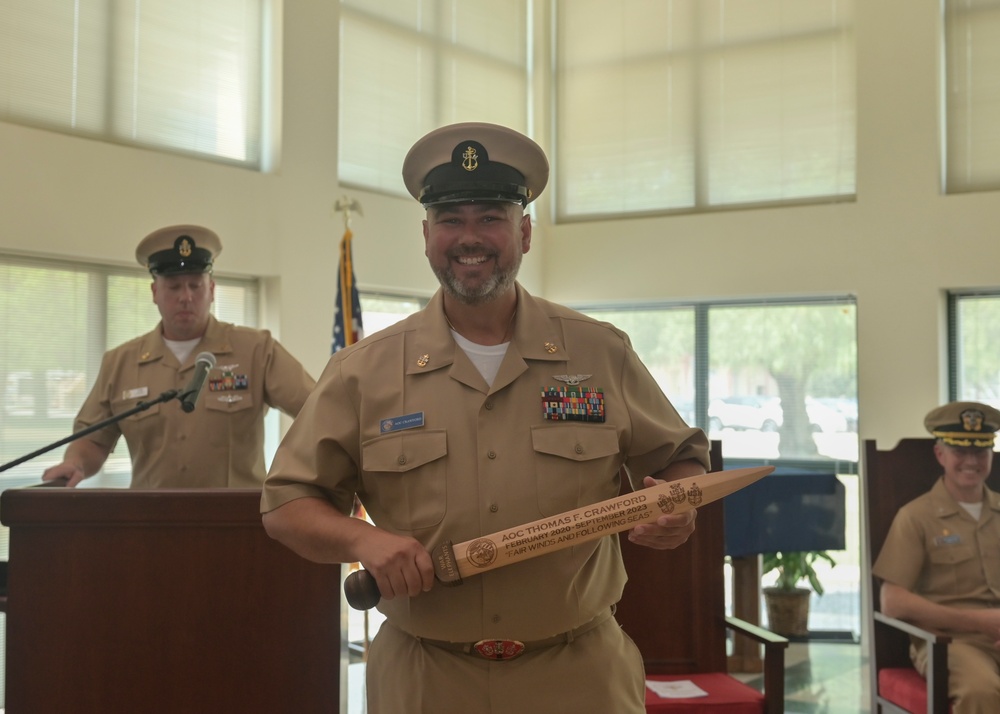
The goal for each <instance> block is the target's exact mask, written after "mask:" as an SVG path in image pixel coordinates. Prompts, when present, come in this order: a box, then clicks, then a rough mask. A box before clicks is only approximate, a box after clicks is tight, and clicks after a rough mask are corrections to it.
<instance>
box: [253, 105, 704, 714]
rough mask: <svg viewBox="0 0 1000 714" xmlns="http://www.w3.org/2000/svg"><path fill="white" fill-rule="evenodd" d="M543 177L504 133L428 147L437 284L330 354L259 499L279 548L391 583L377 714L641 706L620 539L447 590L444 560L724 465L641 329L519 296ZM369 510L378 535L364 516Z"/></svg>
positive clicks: (481, 129) (664, 543) (664, 544)
mask: <svg viewBox="0 0 1000 714" xmlns="http://www.w3.org/2000/svg"><path fill="white" fill-rule="evenodd" d="M547 177H548V162H547V160H546V158H545V155H544V153H543V152H542V150H541V149H540V148H539V147H538V145H537V144H535V142H533V141H531V140H530V139H528V138H527V137H525V136H523V135H521V134H519V133H517V132H514V131H511V130H509V129H506V128H504V127H500V126H496V125H492V124H478V123H474V124H459V125H453V126H447V127H444V128H442V129H439V130H437V131H434V132H431V133H430V134H428V135H427V136H425V137H424V138H422V139H421V140H420V141H418V142H417V143H416V144H415V145H414V146H413V148H412V149H411V150H410V152H409V154H408V155H407V157H406V160H405V161H404V164H403V178H404V181H405V183H406V185H407V187H408V189H409V190H410V192H411V193H412V194H413V196H414V197H415V198H417V199H418V200H420V201H421V203H422V204H423V205H424V206H425V207H426V209H427V218H426V220H425V221H424V224H423V226H424V228H423V231H424V241H425V252H426V255H427V257H428V260H429V262H430V264H431V267H432V269H433V270H434V272H435V273H436V275H437V276H438V279H439V282H440V283H441V285H442V288H441V290H439V291H438V293H437V294H436V295H435V296H434V297H433V298H432V300H431V301H430V304H429V305H428V306H427V307H426V308H425V309H424V310H422V311H421V312H419V313H417V314H415V315H412V316H410V317H409V318H407V319H405V320H403V321H402V322H400V323H398V324H397V325H395V326H393V327H390V328H388V329H386V330H383V331H381V332H379V333H376V334H374V335H372V336H370V337H368V338H366V339H364V340H362V341H361V342H359V343H357V344H355V345H352V346H350V347H348V348H347V349H345V350H343V351H341V352H338V353H337V354H336V355H334V356H333V357H332V358H331V360H330V362H329V364H328V365H327V368H326V370H325V371H324V373H323V376H322V377H321V379H320V382H319V384H318V385H317V389H316V391H315V392H314V393H313V394H312V395H311V396H310V398H309V400H308V401H307V402H306V405H305V406H304V407H303V409H302V412H301V413H300V414H299V416H298V418H297V419H296V420H295V423H294V424H293V425H292V428H291V430H290V432H289V434H288V435H287V436H286V438H285V439H284V440H283V442H282V444H281V446H280V447H279V449H278V453H277V454H276V456H275V461H274V464H273V465H272V468H271V470H270V472H269V474H268V478H267V481H266V482H265V484H264V493H263V496H262V511H263V512H264V524H265V526H266V528H267V529H268V532H269V533H270V534H271V535H272V536H273V537H275V538H277V539H278V540H280V541H281V542H283V543H285V544H287V545H288V546H289V547H291V548H292V549H293V550H295V551H297V552H298V553H300V554H302V555H303V556H305V557H306V558H309V559H311V560H314V561H317V562H323V563H343V562H355V561H360V562H361V564H362V565H363V566H364V567H365V568H366V569H367V570H368V571H369V572H370V573H371V574H372V575H373V576H374V577H375V579H376V580H377V582H378V586H379V589H380V591H381V593H382V597H383V599H382V602H381V604H380V606H379V607H380V610H381V611H382V612H383V613H384V614H385V615H386V617H387V620H386V622H385V623H384V624H383V626H382V628H381V629H380V631H379V633H378V635H377V636H376V637H375V639H374V641H373V643H372V645H371V648H370V650H369V657H368V665H367V667H368V693H367V702H368V711H369V712H370V714H388V713H391V714H407V713H410V712H428V713H431V712H433V713H434V714H449V713H451V712H477V714H489V713H491V712H492V713H495V714H500V713H501V712H503V713H504V714H508V713H509V712H615V713H616V714H639V713H641V712H643V711H644V706H643V701H644V676H643V668H642V661H641V657H640V655H639V652H638V650H637V649H636V647H635V645H634V644H633V643H632V641H631V640H629V639H628V638H627V636H625V635H624V634H623V633H622V631H621V629H620V628H619V627H618V625H617V623H616V622H615V620H614V618H613V616H612V614H613V609H612V608H613V606H614V604H615V603H616V602H617V601H618V600H619V599H620V597H621V594H622V588H623V586H624V583H625V580H626V576H625V572H624V568H623V565H622V560H621V554H620V551H619V545H618V537H617V536H614V535H612V536H609V537H607V538H603V539H600V540H598V541H592V542H589V543H585V544H581V545H578V546H576V547H572V548H568V549H564V550H561V551H558V552H553V553H549V554H546V555H544V556H542V557H539V558H534V559H531V560H525V561H522V562H519V563H517V564H515V565H510V566H508V567H505V568H499V569H496V570H491V571H489V572H486V573H483V574H481V575H478V576H476V577H474V578H468V579H467V580H466V581H465V583H464V584H462V585H460V586H458V587H450V588H448V587H440V586H435V583H434V569H433V567H432V564H431V557H430V555H429V553H428V549H429V548H432V547H433V546H435V545H437V544H439V543H441V542H443V541H445V540H452V541H453V542H456V543H458V542H463V541H466V540H470V539H472V538H474V537H476V536H479V535H482V534H486V533H493V532H496V531H499V530H502V529H505V528H511V527H514V526H517V525H520V524H522V523H526V522H529V521H534V520H537V519H540V518H542V517H545V516H548V515H552V514H557V513H561V512H563V511H566V510H569V509H573V508H578V507H582V506H585V505H588V504H591V503H594V502H597V501H601V500H604V499H608V498H612V497H614V496H616V495H617V494H618V490H619V486H620V483H619V476H618V474H619V467H621V466H622V465H624V466H626V467H627V469H628V471H629V474H630V478H631V481H632V484H633V486H634V487H636V488H642V487H644V486H650V485H653V484H655V483H657V482H658V480H671V479H676V478H681V477H685V476H690V475H694V474H698V473H704V471H705V469H706V467H707V465H708V440H707V439H706V437H705V434H704V433H703V432H702V431H701V430H699V429H693V428H689V427H688V426H687V425H686V424H684V422H683V421H682V419H681V418H680V416H678V414H677V412H676V411H675V410H674V408H673V406H672V405H671V404H670V402H669V401H667V399H666V397H665V396H664V395H663V393H662V391H661V390H660V388H659V387H658V386H657V384H656V382H655V381H654V380H653V378H652V377H651V376H650V374H649V373H648V371H647V370H646V369H645V367H644V366H643V365H642V363H641V362H640V361H639V359H638V358H637V357H636V355H635V352H634V351H633V350H632V347H631V345H630V343H629V340H628V338H627V336H626V335H625V334H623V333H622V332H620V331H619V330H617V329H615V328H614V327H613V326H611V325H609V324H607V323H601V322H597V321H595V320H592V319H590V318H588V317H586V316H584V315H581V314H579V313H577V312H574V311H572V310H569V309H567V308H565V307H562V306H559V305H555V304H553V303H550V302H548V301H545V300H541V299H539V298H535V297H532V296H531V295H529V294H528V292H527V291H526V290H524V288H523V287H521V286H520V285H519V284H518V283H517V282H516V281H515V278H516V275H517V271H518V268H519V266H520V262H521V256H522V254H523V253H526V252H527V251H528V250H529V248H530V245H531V220H530V217H528V216H527V215H525V214H524V208H525V206H526V205H527V204H528V203H529V202H530V201H531V200H533V199H534V198H536V197H537V196H538V195H539V194H540V193H541V191H542V189H543V188H544V186H545V183H546V181H547ZM581 262H582V263H585V262H586V261H581ZM587 279H589V278H587ZM355 494H357V495H358V496H359V497H360V499H361V501H362V503H363V504H364V506H365V508H366V509H367V512H368V514H369V516H370V517H371V519H372V521H373V522H374V524H375V526H374V527H373V526H372V525H371V524H369V523H367V522H365V521H363V520H359V519H352V518H350V517H349V514H350V512H351V506H352V503H353V499H354V496H355ZM693 530H694V520H693V516H692V515H690V514H683V515H672V516H662V517H660V518H659V519H658V520H657V521H656V522H651V523H648V524H645V525H641V526H638V527H637V528H635V529H634V530H633V531H632V532H631V533H630V536H629V537H630V538H631V539H632V540H634V541H636V542H638V543H641V544H644V545H647V546H650V547H654V548H673V547H676V546H678V545H680V544H681V543H683V542H684V541H686V540H687V538H688V537H689V536H690V534H691V532H692V531H693ZM495 640H501V641H504V646H503V647H501V648H499V649H500V650H501V652H502V654H497V653H496V652H495V651H494V652H493V653H492V654H491V653H490V647H488V646H486V645H493V642H494V641H495ZM477 645H479V647H477Z"/></svg>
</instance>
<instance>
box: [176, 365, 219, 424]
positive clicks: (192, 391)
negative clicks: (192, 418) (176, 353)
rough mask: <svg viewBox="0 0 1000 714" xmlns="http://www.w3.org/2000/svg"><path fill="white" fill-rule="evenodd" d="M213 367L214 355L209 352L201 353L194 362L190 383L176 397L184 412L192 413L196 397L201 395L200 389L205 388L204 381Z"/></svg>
mask: <svg viewBox="0 0 1000 714" xmlns="http://www.w3.org/2000/svg"><path fill="white" fill-rule="evenodd" d="M214 366H215V355H213V354H212V353H211V352H202V353H201V354H199V355H198V356H197V357H195V360H194V376H192V377H191V381H190V382H189V383H188V386H187V387H185V389H184V391H183V392H181V393H180V396H179V397H178V398H179V399H180V400H181V409H183V410H184V411H186V412H193V411H194V405H195V403H196V402H197V401H198V395H199V394H201V389H202V387H204V386H205V380H206V379H208V373H209V372H210V371H211V370H212V367H214Z"/></svg>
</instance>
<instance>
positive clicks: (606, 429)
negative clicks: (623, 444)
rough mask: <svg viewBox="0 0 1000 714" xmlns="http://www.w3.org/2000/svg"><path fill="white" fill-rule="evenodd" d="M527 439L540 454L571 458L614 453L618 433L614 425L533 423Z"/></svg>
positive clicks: (583, 459) (582, 458)
mask: <svg viewBox="0 0 1000 714" xmlns="http://www.w3.org/2000/svg"><path fill="white" fill-rule="evenodd" d="M531 443H532V446H533V447H534V449H535V451H537V452H538V453H540V454H549V455H551V456H560V457H562V458H564V459H572V460H573V461H590V460H591V459H603V458H606V457H608V456H614V455H615V454H617V453H618V433H617V431H616V430H615V427H614V426H536V427H532V429H531Z"/></svg>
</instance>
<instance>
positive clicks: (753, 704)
mask: <svg viewBox="0 0 1000 714" xmlns="http://www.w3.org/2000/svg"><path fill="white" fill-rule="evenodd" d="M646 679H649V680H658V681H661V682H676V681H678V680H690V681H692V682H694V683H695V684H696V685H697V686H699V687H701V688H702V689H704V690H705V691H706V692H708V696H707V697H691V698H690V699H666V698H663V697H660V696H659V695H658V694H656V693H655V692H653V690H651V689H650V688H649V687H646V713H647V714H654V713H655V712H670V713H671V714H677V713H678V712H698V714H702V713H703V712H704V713H705V714H763V712H764V695H763V694H761V693H760V692H758V691H757V690H756V689H754V688H753V687H751V686H748V685H746V684H743V682H741V681H739V680H738V679H734V678H732V677H730V676H729V675H728V674H723V673H722V672H706V673H702V674H652V675H647V677H646Z"/></svg>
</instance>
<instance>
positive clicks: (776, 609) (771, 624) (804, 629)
mask: <svg viewBox="0 0 1000 714" xmlns="http://www.w3.org/2000/svg"><path fill="white" fill-rule="evenodd" d="M811 594H812V591H811V590H808V589H806V588H795V589H794V590H779V589H778V588H764V605H765V606H766V607H767V623H768V629H770V630H771V632H774V633H776V634H779V635H784V636H785V637H805V636H806V635H808V634H809V597H810V595H811Z"/></svg>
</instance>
